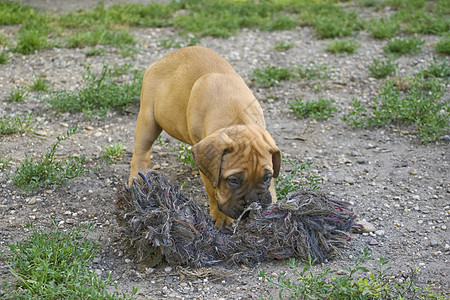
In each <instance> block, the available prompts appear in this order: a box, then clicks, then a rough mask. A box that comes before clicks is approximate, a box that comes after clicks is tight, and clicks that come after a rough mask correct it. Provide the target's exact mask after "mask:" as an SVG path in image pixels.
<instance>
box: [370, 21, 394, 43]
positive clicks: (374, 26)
mask: <svg viewBox="0 0 450 300" xmlns="http://www.w3.org/2000/svg"><path fill="white" fill-rule="evenodd" d="M367 29H368V31H369V32H370V34H371V35H372V36H373V37H374V38H376V39H388V38H392V37H394V36H395V35H396V34H397V32H398V31H399V29H400V26H399V24H398V23H397V22H396V21H395V20H392V19H385V18H380V19H372V20H370V21H369V23H368V28H367Z"/></svg>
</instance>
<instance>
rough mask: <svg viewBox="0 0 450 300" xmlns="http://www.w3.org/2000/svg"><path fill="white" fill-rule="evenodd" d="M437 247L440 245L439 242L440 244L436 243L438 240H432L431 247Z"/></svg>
mask: <svg viewBox="0 0 450 300" xmlns="http://www.w3.org/2000/svg"><path fill="white" fill-rule="evenodd" d="M437 245H439V242H438V241H436V240H431V241H430V246H431V247H436V246H437Z"/></svg>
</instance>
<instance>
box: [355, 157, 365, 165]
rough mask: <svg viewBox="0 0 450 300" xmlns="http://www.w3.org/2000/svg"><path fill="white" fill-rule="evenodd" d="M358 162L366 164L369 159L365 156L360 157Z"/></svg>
mask: <svg viewBox="0 0 450 300" xmlns="http://www.w3.org/2000/svg"><path fill="white" fill-rule="evenodd" d="M356 162H357V163H358V164H365V163H366V162H367V160H366V159H365V158H364V157H359V158H358V159H357V160H356Z"/></svg>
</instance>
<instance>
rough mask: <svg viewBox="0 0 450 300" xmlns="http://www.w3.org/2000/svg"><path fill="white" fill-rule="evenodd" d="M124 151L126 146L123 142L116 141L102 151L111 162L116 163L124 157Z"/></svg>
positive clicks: (104, 156)
mask: <svg viewBox="0 0 450 300" xmlns="http://www.w3.org/2000/svg"><path fill="white" fill-rule="evenodd" d="M124 152H125V146H124V145H123V143H114V144H111V145H109V146H106V147H105V149H104V150H103V151H102V154H101V157H102V158H103V160H105V161H107V162H109V163H114V162H116V161H118V160H121V159H122V157H123V153H124Z"/></svg>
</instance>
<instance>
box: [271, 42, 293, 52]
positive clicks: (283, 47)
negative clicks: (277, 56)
mask: <svg viewBox="0 0 450 300" xmlns="http://www.w3.org/2000/svg"><path fill="white" fill-rule="evenodd" d="M274 48H275V50H277V51H280V52H284V51H287V50H289V49H292V48H294V43H287V42H280V43H277V44H276V45H275V47H274Z"/></svg>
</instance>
